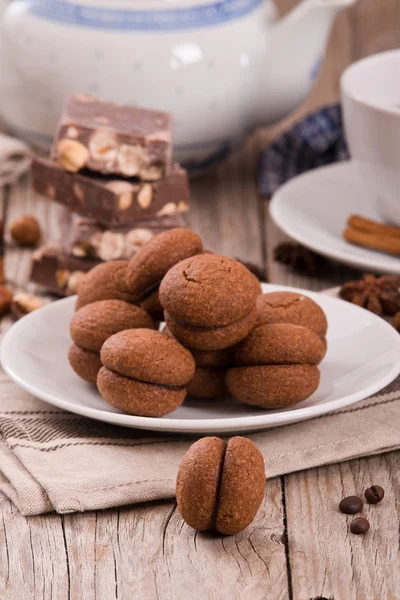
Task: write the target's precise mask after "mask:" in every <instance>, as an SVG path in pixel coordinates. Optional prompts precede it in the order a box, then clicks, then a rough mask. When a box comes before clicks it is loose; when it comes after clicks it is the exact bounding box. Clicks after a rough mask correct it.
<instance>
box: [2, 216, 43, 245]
mask: <svg viewBox="0 0 400 600" xmlns="http://www.w3.org/2000/svg"><path fill="white" fill-rule="evenodd" d="M10 234H11V237H12V238H13V240H14V241H15V242H17V244H19V245H20V246H36V245H37V244H38V243H39V241H40V238H41V235H42V232H41V230H40V225H39V223H38V220H37V219H36V218H35V217H33V216H32V215H23V216H22V217H19V218H18V219H16V220H15V221H14V222H13V223H11V226H10Z"/></svg>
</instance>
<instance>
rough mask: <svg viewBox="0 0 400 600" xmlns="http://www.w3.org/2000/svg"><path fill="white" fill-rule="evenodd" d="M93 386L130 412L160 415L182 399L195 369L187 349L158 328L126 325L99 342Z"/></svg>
mask: <svg viewBox="0 0 400 600" xmlns="http://www.w3.org/2000/svg"><path fill="white" fill-rule="evenodd" d="M101 361H102V364H103V367H102V369H101V370H100V372H99V375H98V378H97V386H98V388H99V391H100V393H101V395H102V396H103V398H104V399H105V400H107V402H109V403H110V404H112V405H113V406H116V407H117V408H120V409H122V410H124V411H125V412H127V413H129V414H132V415H139V416H144V417H161V416H163V415H165V414H167V413H169V412H172V411H173V410H175V409H176V408H178V406H179V405H180V404H182V402H183V401H184V399H185V396H186V385H187V383H188V382H189V381H190V380H191V379H192V377H193V375H194V372H195V362H194V359H193V357H192V355H191V354H190V352H189V350H187V349H186V348H184V347H183V346H182V345H181V344H179V342H177V341H176V340H174V339H173V338H170V337H168V336H166V335H164V334H162V333H160V332H159V331H153V330H151V329H130V330H127V331H121V332H120V333H116V334H115V335H113V336H111V337H110V338H109V339H108V340H107V341H106V342H105V343H104V344H103V346H102V349H101Z"/></svg>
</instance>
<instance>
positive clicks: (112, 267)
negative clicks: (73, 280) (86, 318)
mask: <svg viewBox="0 0 400 600" xmlns="http://www.w3.org/2000/svg"><path fill="white" fill-rule="evenodd" d="M128 264H129V263H128V261H127V260H110V261H109V262H106V263H102V264H100V265H97V266H96V267H94V268H93V269H91V270H90V271H89V272H88V273H87V274H86V276H85V278H84V280H83V281H82V283H81V284H80V285H79V290H78V299H77V301H76V309H77V310H78V309H79V308H82V306H85V305H86V304H91V303H92V302H97V301H98V300H123V301H124V302H129V303H131V304H134V303H135V300H136V297H135V295H134V294H132V293H131V292H130V290H129V287H128V285H127V281H126V275H127V268H128Z"/></svg>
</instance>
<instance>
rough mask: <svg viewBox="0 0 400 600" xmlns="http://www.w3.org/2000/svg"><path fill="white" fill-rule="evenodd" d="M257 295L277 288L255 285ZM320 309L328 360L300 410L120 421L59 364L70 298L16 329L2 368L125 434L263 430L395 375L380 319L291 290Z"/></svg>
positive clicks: (229, 402)
mask: <svg viewBox="0 0 400 600" xmlns="http://www.w3.org/2000/svg"><path fill="white" fill-rule="evenodd" d="M263 288H264V292H270V291H274V290H277V289H285V290H290V289H292V288H283V287H282V286H276V285H269V284H263ZM296 291H301V292H302V293H304V294H306V295H308V296H310V297H311V298H313V299H314V300H315V301H316V302H318V304H320V305H321V307H322V308H323V310H324V311H325V312H326V314H327V317H328V320H329V324H330V325H329V333H328V353H327V355H326V358H325V360H324V361H323V363H322V365H321V385H320V387H319V389H318V390H317V391H316V392H315V394H313V396H311V397H310V398H309V399H308V400H306V401H305V402H302V403H300V404H297V405H295V406H292V407H291V408H289V409H285V410H275V411H264V410H261V409H257V408H254V407H250V406H246V405H244V404H240V403H239V402H236V401H234V400H233V399H225V400H212V401H210V400H208V401H207V400H203V401H201V400H194V399H187V400H186V401H185V403H184V404H183V405H182V406H181V407H179V408H178V409H177V410H176V411H175V412H173V413H171V414H170V415H167V416H166V417H163V418H159V419H155V418H148V417H135V416H131V415H127V414H124V413H122V412H121V411H119V410H117V409H115V408H113V407H112V406H110V405H109V404H107V402H105V401H104V400H103V399H102V398H101V397H100V395H99V394H98V392H97V390H96V389H95V388H94V386H91V385H89V384H87V383H85V382H84V381H82V380H81V379H79V378H78V377H77V376H76V375H75V374H74V372H73V371H72V369H71V368H70V366H69V364H68V360H67V352H68V347H69V345H70V343H71V342H70V337H69V331H68V326H69V322H70V320H71V317H72V315H73V312H74V304H75V298H74V297H71V298H66V299H64V300H59V301H58V302H54V303H53V304H49V305H48V306H46V307H44V308H42V309H40V310H38V311H36V312H33V313H31V314H30V315H28V316H27V317H24V318H23V319H21V320H20V321H18V322H17V323H16V324H15V325H14V326H13V327H12V328H11V329H10V330H9V331H8V332H7V333H6V335H5V337H4V339H3V342H2V345H1V362H2V365H3V368H4V369H5V370H6V372H7V373H8V374H9V375H10V377H11V378H12V379H14V381H16V383H18V384H19V385H20V386H21V387H23V388H24V389H25V390H27V391H28V392H30V393H31V394H33V395H35V396H37V397H38V398H41V399H42V400H44V401H45V402H49V403H50V404H53V405H55V406H58V407H59V408H63V409H65V410H69V411H71V412H74V413H77V414H80V415H84V416H86V417H91V418H93V419H98V420H100V421H106V422H108V423H114V424H117V425H124V426H126V427H136V428H140V429H152V430H157V431H164V432H179V433H196V434H203V433H211V432H214V433H223V432H226V433H227V432H229V433H230V432H239V431H241V432H243V431H252V430H257V429H265V428H268V427H274V426H276V425H283V424H287V423H294V422H296V421H301V420H304V419H310V418H312V417H316V416H318V415H322V414H324V413H327V412H330V411H332V410H335V409H338V408H343V407H344V406H347V405H349V404H352V403H354V402H357V401H358V400H361V399H363V398H366V397H367V396H369V395H371V394H373V393H375V392H377V391H379V390H380V389H381V388H383V387H384V386H385V385H387V384H388V383H390V382H391V381H392V380H393V379H394V378H395V377H396V376H397V375H398V373H399V372H400V335H399V334H398V333H397V331H395V329H393V328H392V327H391V326H390V325H388V324H387V323H386V322H385V321H384V320H383V319H381V318H379V317H377V316H375V315H373V314H372V313H370V312H368V311H366V310H363V309H361V308H358V307H356V306H354V305H353V304H349V303H347V302H343V301H342V300H338V299H337V298H332V297H329V296H325V295H322V294H316V293H312V292H308V291H305V290H296Z"/></svg>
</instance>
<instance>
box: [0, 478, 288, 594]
mask: <svg viewBox="0 0 400 600" xmlns="http://www.w3.org/2000/svg"><path fill="white" fill-rule="evenodd" d="M0 510H1V511H2V512H1V513H0V514H2V519H3V528H4V530H3V537H4V540H5V541H6V543H5V544H2V545H1V550H0V586H1V585H2V586H3V587H0V592H1V598H5V599H7V600H8V599H12V600H16V599H17V598H18V599H19V598H22V597H23V598H25V599H26V600H30V599H31V598H32V599H34V600H36V599H37V598H41V599H43V600H50V599H51V600H53V599H54V600H63V599H64V598H68V599H73V600H78V599H81V598H82V599H83V598H84V599H85V600H95V599H96V598H97V599H100V600H102V599H104V600H114V599H115V600H116V599H121V600H124V599H125V598H140V599H143V600H153V599H154V600H156V599H160V600H186V599H187V598H196V597H199V595H198V594H199V593H200V590H201V597H203V598H209V599H210V600H214V599H215V600H217V599H219V598H221V597H222V598H232V599H237V600H264V599H265V598H266V597H271V598H274V600H288V599H289V595H288V585H287V577H286V557H285V545H284V535H283V533H284V523H283V508H282V491H281V482H280V480H279V479H273V480H271V481H269V482H268V485H267V492H266V495H265V499H264V502H263V505H262V507H261V509H260V512H259V514H258V515H257V518H256V520H255V521H254V523H253V524H252V525H251V526H250V527H249V528H248V529H247V530H246V531H245V532H243V533H242V534H240V535H237V536H232V537H223V536H219V535H210V534H199V533H196V532H195V531H194V530H192V529H191V528H190V527H188V526H187V525H185V523H184V522H183V521H182V519H181V518H180V516H179V514H178V513H177V511H176V506H175V504H173V503H171V502H164V503H160V502H158V503H154V504H148V505H143V506H137V507H132V508H123V509H120V510H116V509H115V510H109V511H103V512H92V513H86V514H79V513H78V514H73V515H64V516H61V517H60V516H58V515H46V516H45V517H35V518H30V519H26V518H24V517H22V516H21V515H19V514H18V513H17V512H16V511H15V509H13V508H12V506H11V504H10V502H9V501H8V500H7V501H6V500H4V502H3V503H2V504H1V505H0ZM21 569H22V572H23V574H24V577H23V580H22V581H21V579H20V573H21Z"/></svg>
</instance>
